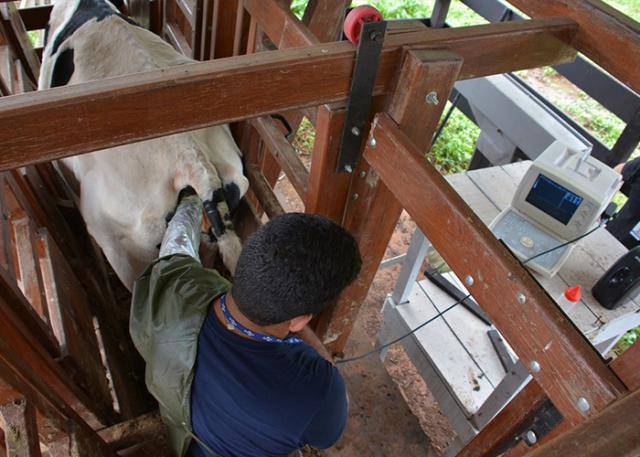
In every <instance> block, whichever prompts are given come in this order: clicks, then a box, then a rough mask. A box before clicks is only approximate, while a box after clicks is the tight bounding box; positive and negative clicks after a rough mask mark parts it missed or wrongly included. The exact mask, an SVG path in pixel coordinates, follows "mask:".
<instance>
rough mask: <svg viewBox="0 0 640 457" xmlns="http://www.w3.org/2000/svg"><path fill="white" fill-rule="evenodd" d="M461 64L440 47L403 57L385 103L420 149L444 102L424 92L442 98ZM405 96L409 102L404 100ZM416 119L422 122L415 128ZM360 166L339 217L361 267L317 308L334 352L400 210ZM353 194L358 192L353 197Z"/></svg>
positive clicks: (365, 166) (385, 185)
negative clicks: (334, 298)
mask: <svg viewBox="0 0 640 457" xmlns="http://www.w3.org/2000/svg"><path fill="white" fill-rule="evenodd" d="M439 59H443V60H442V61H439ZM461 67H462V59H461V58H460V57H459V56H457V55H453V54H451V53H448V54H446V55H444V54H442V53H441V52H440V51H424V50H412V51H409V52H408V53H407V55H406V58H405V59H404V62H403V64H402V70H401V73H400V76H399V78H398V80H397V83H396V85H395V92H394V95H393V98H392V99H391V100H390V103H389V107H390V108H389V109H390V113H391V115H392V116H393V118H394V119H396V120H397V121H398V122H399V125H401V128H402V129H405V130H406V131H407V132H408V133H409V134H410V135H411V138H412V139H413V140H414V141H415V143H416V144H418V145H419V147H420V148H421V149H422V150H424V151H426V149H427V147H428V146H429V145H430V144H431V139H432V137H433V134H434V132H435V129H436V127H437V125H438V122H439V120H440V115H441V114H442V111H443V109H444V106H445V103H444V102H442V103H439V104H430V103H427V102H426V101H425V94H427V93H428V92H431V91H435V92H437V93H439V94H440V95H441V97H442V100H447V99H448V96H449V93H450V92H451V88H452V87H453V84H454V83H455V81H456V78H457V76H458V74H459V71H460V69H461ZM409 100H413V101H414V103H409ZM415 101H419V102H415ZM375 111H376V107H375V106H374V109H373V112H375ZM416 124H419V125H421V127H422V128H421V129H416V128H415V125H416ZM366 135H367V132H363V137H364V138H366ZM394 162H395V160H394ZM362 172H364V173H365V176H366V178H365V179H357V178H354V179H353V180H352V185H351V190H350V193H351V195H352V198H351V199H349V201H348V203H347V208H346V210H345V217H344V221H343V225H344V227H345V228H346V229H347V230H349V231H350V232H351V233H353V235H354V237H355V239H356V241H357V242H358V246H359V247H360V253H361V255H362V270H361V272H360V275H359V276H358V277H357V278H356V280H355V281H354V282H353V283H352V284H351V285H350V286H349V287H347V288H346V289H345V291H344V292H343V293H342V294H341V296H340V298H339V300H338V303H337V304H336V305H335V306H334V307H332V308H330V309H329V310H327V311H325V312H324V313H322V315H321V316H320V320H319V326H318V330H319V331H320V333H321V334H323V335H324V343H325V346H328V347H329V348H330V350H332V351H334V352H341V351H342V349H343V348H344V346H345V344H346V342H347V338H348V337H349V334H350V332H351V329H352V328H353V325H354V324H355V320H356V317H357V315H358V311H359V309H360V306H361V305H362V303H363V302H364V299H365V298H366V296H367V293H368V291H369V287H370V286H371V283H372V282H373V278H374V277H375V274H376V272H377V271H378V267H379V266H380V262H381V261H382V259H383V257H384V253H385V251H386V248H387V245H388V244H389V240H390V239H391V235H392V234H393V230H394V229H395V226H396V222H397V221H398V218H399V217H400V213H401V212H402V206H401V205H400V203H399V202H398V200H397V199H396V197H395V196H394V195H393V193H392V192H391V191H390V190H389V188H388V186H393V185H395V183H392V182H389V181H387V182H383V181H382V180H381V179H380V178H379V176H378V174H377V173H376V172H375V171H372V170H371V169H370V167H369V164H368V163H367V162H365V161H363V160H361V161H360V164H359V165H358V166H357V167H356V169H355V171H354V176H357V177H359V176H360V174H361V173H362ZM356 195H357V198H354V196H356Z"/></svg>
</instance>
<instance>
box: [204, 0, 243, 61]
mask: <svg viewBox="0 0 640 457" xmlns="http://www.w3.org/2000/svg"><path fill="white" fill-rule="evenodd" d="M214 2H215V7H216V8H217V15H216V20H215V21H214V26H213V30H212V34H213V38H212V43H213V44H212V46H211V48H212V49H211V51H212V54H211V58H212V59H219V58H222V57H231V56H232V55H233V40H234V36H235V26H236V16H237V13H238V8H239V7H240V8H242V6H241V0H214Z"/></svg>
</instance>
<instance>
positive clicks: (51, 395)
mask: <svg viewBox="0 0 640 457" xmlns="http://www.w3.org/2000/svg"><path fill="white" fill-rule="evenodd" d="M0 278H1V279H2V281H3V282H4V283H3V284H2V285H1V286H0V291H1V292H2V293H1V294H0V335H1V338H0V376H1V377H2V379H4V380H5V381H6V382H7V383H8V384H10V385H11V386H13V387H14V388H15V389H17V390H19V391H20V392H21V393H22V394H23V395H24V397H25V398H26V399H27V400H28V401H30V402H32V403H33V404H34V406H35V407H36V408H37V409H38V410H39V411H41V412H42V413H43V414H44V415H45V416H46V417H48V418H49V419H51V420H52V421H53V424H54V425H55V427H57V428H58V429H59V430H64V431H66V432H67V433H72V432H76V433H78V434H80V435H81V436H83V437H84V438H85V439H86V440H87V441H89V442H91V443H93V444H92V446H93V447H94V452H95V454H88V455H96V456H104V457H106V456H109V457H115V453H113V452H112V451H111V450H110V449H108V447H107V446H106V444H105V443H104V442H103V441H102V440H101V439H100V438H99V437H98V436H97V435H96V434H95V432H94V431H93V430H92V427H99V426H100V422H99V421H97V419H96V417H95V415H94V414H93V413H91V412H90V411H89V410H88V409H87V407H91V405H92V402H91V401H90V400H89V399H88V398H87V397H86V396H84V395H83V394H82V393H81V392H80V391H79V390H78V389H77V387H76V386H75V385H74V384H73V382H72V381H71V380H70V379H69V378H68V376H67V374H66V373H64V372H63V371H62V370H61V369H60V368H59V367H58V366H57V365H56V362H55V360H54V358H53V357H52V356H51V355H50V354H49V353H48V352H47V350H45V348H44V347H43V345H42V344H41V342H42V341H45V340H43V339H40V338H36V337H35V336H34V334H33V333H32V332H31V330H30V328H29V327H28V326H27V325H25V322H24V320H23V319H21V318H20V317H19V315H18V314H17V313H16V308H15V306H11V304H12V303H14V304H15V302H16V301H17V300H18V298H17V296H16V294H15V292H14V291H13V290H12V289H11V288H10V287H7V284H6V278H5V277H4V275H3V274H2V272H1V271H0ZM87 421H88V422H87Z"/></svg>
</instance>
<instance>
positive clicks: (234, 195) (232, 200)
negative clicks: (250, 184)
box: [224, 182, 240, 210]
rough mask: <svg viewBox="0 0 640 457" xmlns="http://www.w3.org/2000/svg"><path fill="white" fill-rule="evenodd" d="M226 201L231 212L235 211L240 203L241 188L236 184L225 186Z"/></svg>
mask: <svg viewBox="0 0 640 457" xmlns="http://www.w3.org/2000/svg"><path fill="white" fill-rule="evenodd" d="M224 199H225V200H226V201H227V205H228V206H229V210H234V209H236V207H237V206H238V204H239V203H240V188H239V187H238V185H237V184H236V183H233V182H232V183H229V184H226V185H225V186H224Z"/></svg>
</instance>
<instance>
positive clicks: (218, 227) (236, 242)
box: [203, 188, 242, 275]
mask: <svg viewBox="0 0 640 457" xmlns="http://www.w3.org/2000/svg"><path fill="white" fill-rule="evenodd" d="M203 204H204V211H205V213H206V214H207V218H208V219H209V222H210V223H211V232H212V233H213V236H214V237H215V239H216V241H217V243H218V248H219V249H220V254H221V255H222V261H223V262H224V265H225V266H226V267H227V269H228V270H229V272H230V273H231V274H232V275H233V274H234V273H235V271H236V264H237V263H238V257H240V251H241V250H242V244H241V243H240V238H238V235H237V234H236V232H235V229H234V227H233V222H232V221H231V212H230V211H229V205H227V201H226V199H225V197H224V190H223V189H222V188H218V189H217V190H215V191H213V194H212V197H211V199H206V200H204V201H203Z"/></svg>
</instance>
